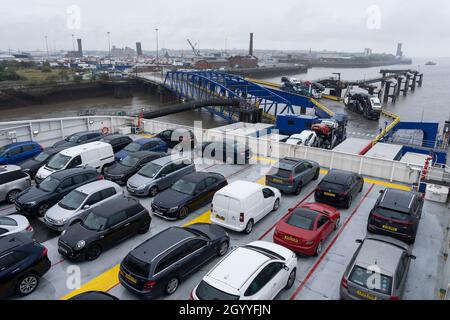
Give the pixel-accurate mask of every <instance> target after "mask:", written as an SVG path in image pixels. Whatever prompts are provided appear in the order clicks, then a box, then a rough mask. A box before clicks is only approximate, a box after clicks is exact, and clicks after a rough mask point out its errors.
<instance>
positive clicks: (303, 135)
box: [290, 130, 315, 139]
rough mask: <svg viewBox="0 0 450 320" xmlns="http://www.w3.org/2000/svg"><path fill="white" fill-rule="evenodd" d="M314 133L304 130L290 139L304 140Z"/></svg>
mask: <svg viewBox="0 0 450 320" xmlns="http://www.w3.org/2000/svg"><path fill="white" fill-rule="evenodd" d="M314 133H315V132H314V131H311V130H304V131H302V132H301V133H297V134H293V135H292V136H291V137H290V139H306V138H308V137H309V136H310V135H311V134H314Z"/></svg>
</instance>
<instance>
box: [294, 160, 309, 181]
mask: <svg viewBox="0 0 450 320" xmlns="http://www.w3.org/2000/svg"><path fill="white" fill-rule="evenodd" d="M294 170H295V171H294V173H295V177H296V179H297V180H298V181H297V183H298V182H301V183H302V185H303V186H304V185H305V184H307V183H308V177H307V176H306V168H305V164H304V163H300V164H299V165H298V166H296V167H295V169H294Z"/></svg>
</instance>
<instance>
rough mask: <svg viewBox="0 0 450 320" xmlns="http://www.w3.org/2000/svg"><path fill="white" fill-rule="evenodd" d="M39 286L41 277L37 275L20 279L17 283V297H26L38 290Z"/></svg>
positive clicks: (28, 275) (29, 275)
mask: <svg viewBox="0 0 450 320" xmlns="http://www.w3.org/2000/svg"><path fill="white" fill-rule="evenodd" d="M38 286H39V276H37V275H35V274H27V275H25V276H23V277H22V278H20V280H19V281H18V282H17V287H16V293H17V295H19V296H21V297H24V296H27V295H29V294H31V293H33V292H34V290H36V288H37V287H38Z"/></svg>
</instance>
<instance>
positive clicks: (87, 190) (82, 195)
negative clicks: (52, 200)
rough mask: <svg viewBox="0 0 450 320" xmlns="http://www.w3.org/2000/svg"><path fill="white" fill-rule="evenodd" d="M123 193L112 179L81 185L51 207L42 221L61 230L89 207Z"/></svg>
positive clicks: (80, 216) (52, 227)
mask: <svg viewBox="0 0 450 320" xmlns="http://www.w3.org/2000/svg"><path fill="white" fill-rule="evenodd" d="M123 194H124V191H123V189H122V188H121V187H120V186H119V185H118V184H117V183H114V182H112V181H108V180H100V181H95V182H92V183H89V184H86V185H84V186H81V187H79V188H77V189H75V190H73V191H72V192H70V193H69V194H68V195H67V196H65V197H64V198H63V199H62V200H61V201H60V202H58V203H57V204H56V205H54V206H53V207H51V208H50V209H49V210H48V211H47V212H46V213H45V216H44V223H45V224H46V225H47V226H48V227H49V228H50V229H52V230H55V231H63V230H64V229H65V228H66V227H68V226H70V225H71V224H72V223H73V222H74V221H76V220H77V219H78V220H79V219H81V218H82V216H83V214H84V213H85V212H86V211H88V210H89V209H91V208H94V207H97V206H99V205H101V204H103V203H105V202H106V201H109V200H111V199H114V198H116V197H118V196H122V195H123Z"/></svg>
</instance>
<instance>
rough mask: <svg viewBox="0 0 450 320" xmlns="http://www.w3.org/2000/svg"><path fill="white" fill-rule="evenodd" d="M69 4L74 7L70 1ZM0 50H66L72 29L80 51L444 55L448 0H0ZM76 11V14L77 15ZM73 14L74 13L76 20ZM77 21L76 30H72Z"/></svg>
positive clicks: (449, 24)
mask: <svg viewBox="0 0 450 320" xmlns="http://www.w3.org/2000/svg"><path fill="white" fill-rule="evenodd" d="M74 6H75V7H74ZM0 9H1V10H0V12H1V13H2V15H1V19H0V49H3V50H7V49H8V48H11V49H13V50H17V49H21V50H35V49H40V50H45V35H48V43H49V46H50V49H51V50H54V49H55V48H56V49H58V50H59V49H71V48H72V37H71V35H72V34H75V35H76V37H80V38H82V39H83V46H84V49H101V50H107V48H108V41H107V35H106V33H107V32H108V31H109V32H111V43H112V44H113V45H116V46H119V47H123V46H130V47H133V48H134V46H135V42H136V41H141V42H142V45H143V49H144V50H154V48H155V31H154V29H155V28H159V30H160V32H159V34H160V47H165V48H173V49H185V50H189V46H188V44H187V42H186V39H187V38H189V39H191V40H192V41H193V42H199V43H200V48H217V49H223V48H224V47H225V39H227V43H228V48H242V49H243V48H248V37H249V36H248V34H249V33H250V32H254V33H255V48H256V49H288V50H308V49H310V48H312V49H313V50H322V49H327V50H341V51H358V52H360V51H363V49H364V48H366V47H367V48H372V49H373V51H375V52H390V53H395V49H396V44H397V42H402V43H403V44H404V52H405V54H406V55H408V56H413V57H417V56H430V57H433V56H450V1H448V0H432V1H426V0H409V1H407V0H341V1H336V0H313V1H306V0H272V1H269V0H222V1H217V0H164V1H162V0H119V1H118V0H109V1H108V0H69V1H67V0H20V1H17V0H0ZM78 11H79V15H78ZM78 16H79V19H78ZM78 27H79V28H78Z"/></svg>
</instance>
